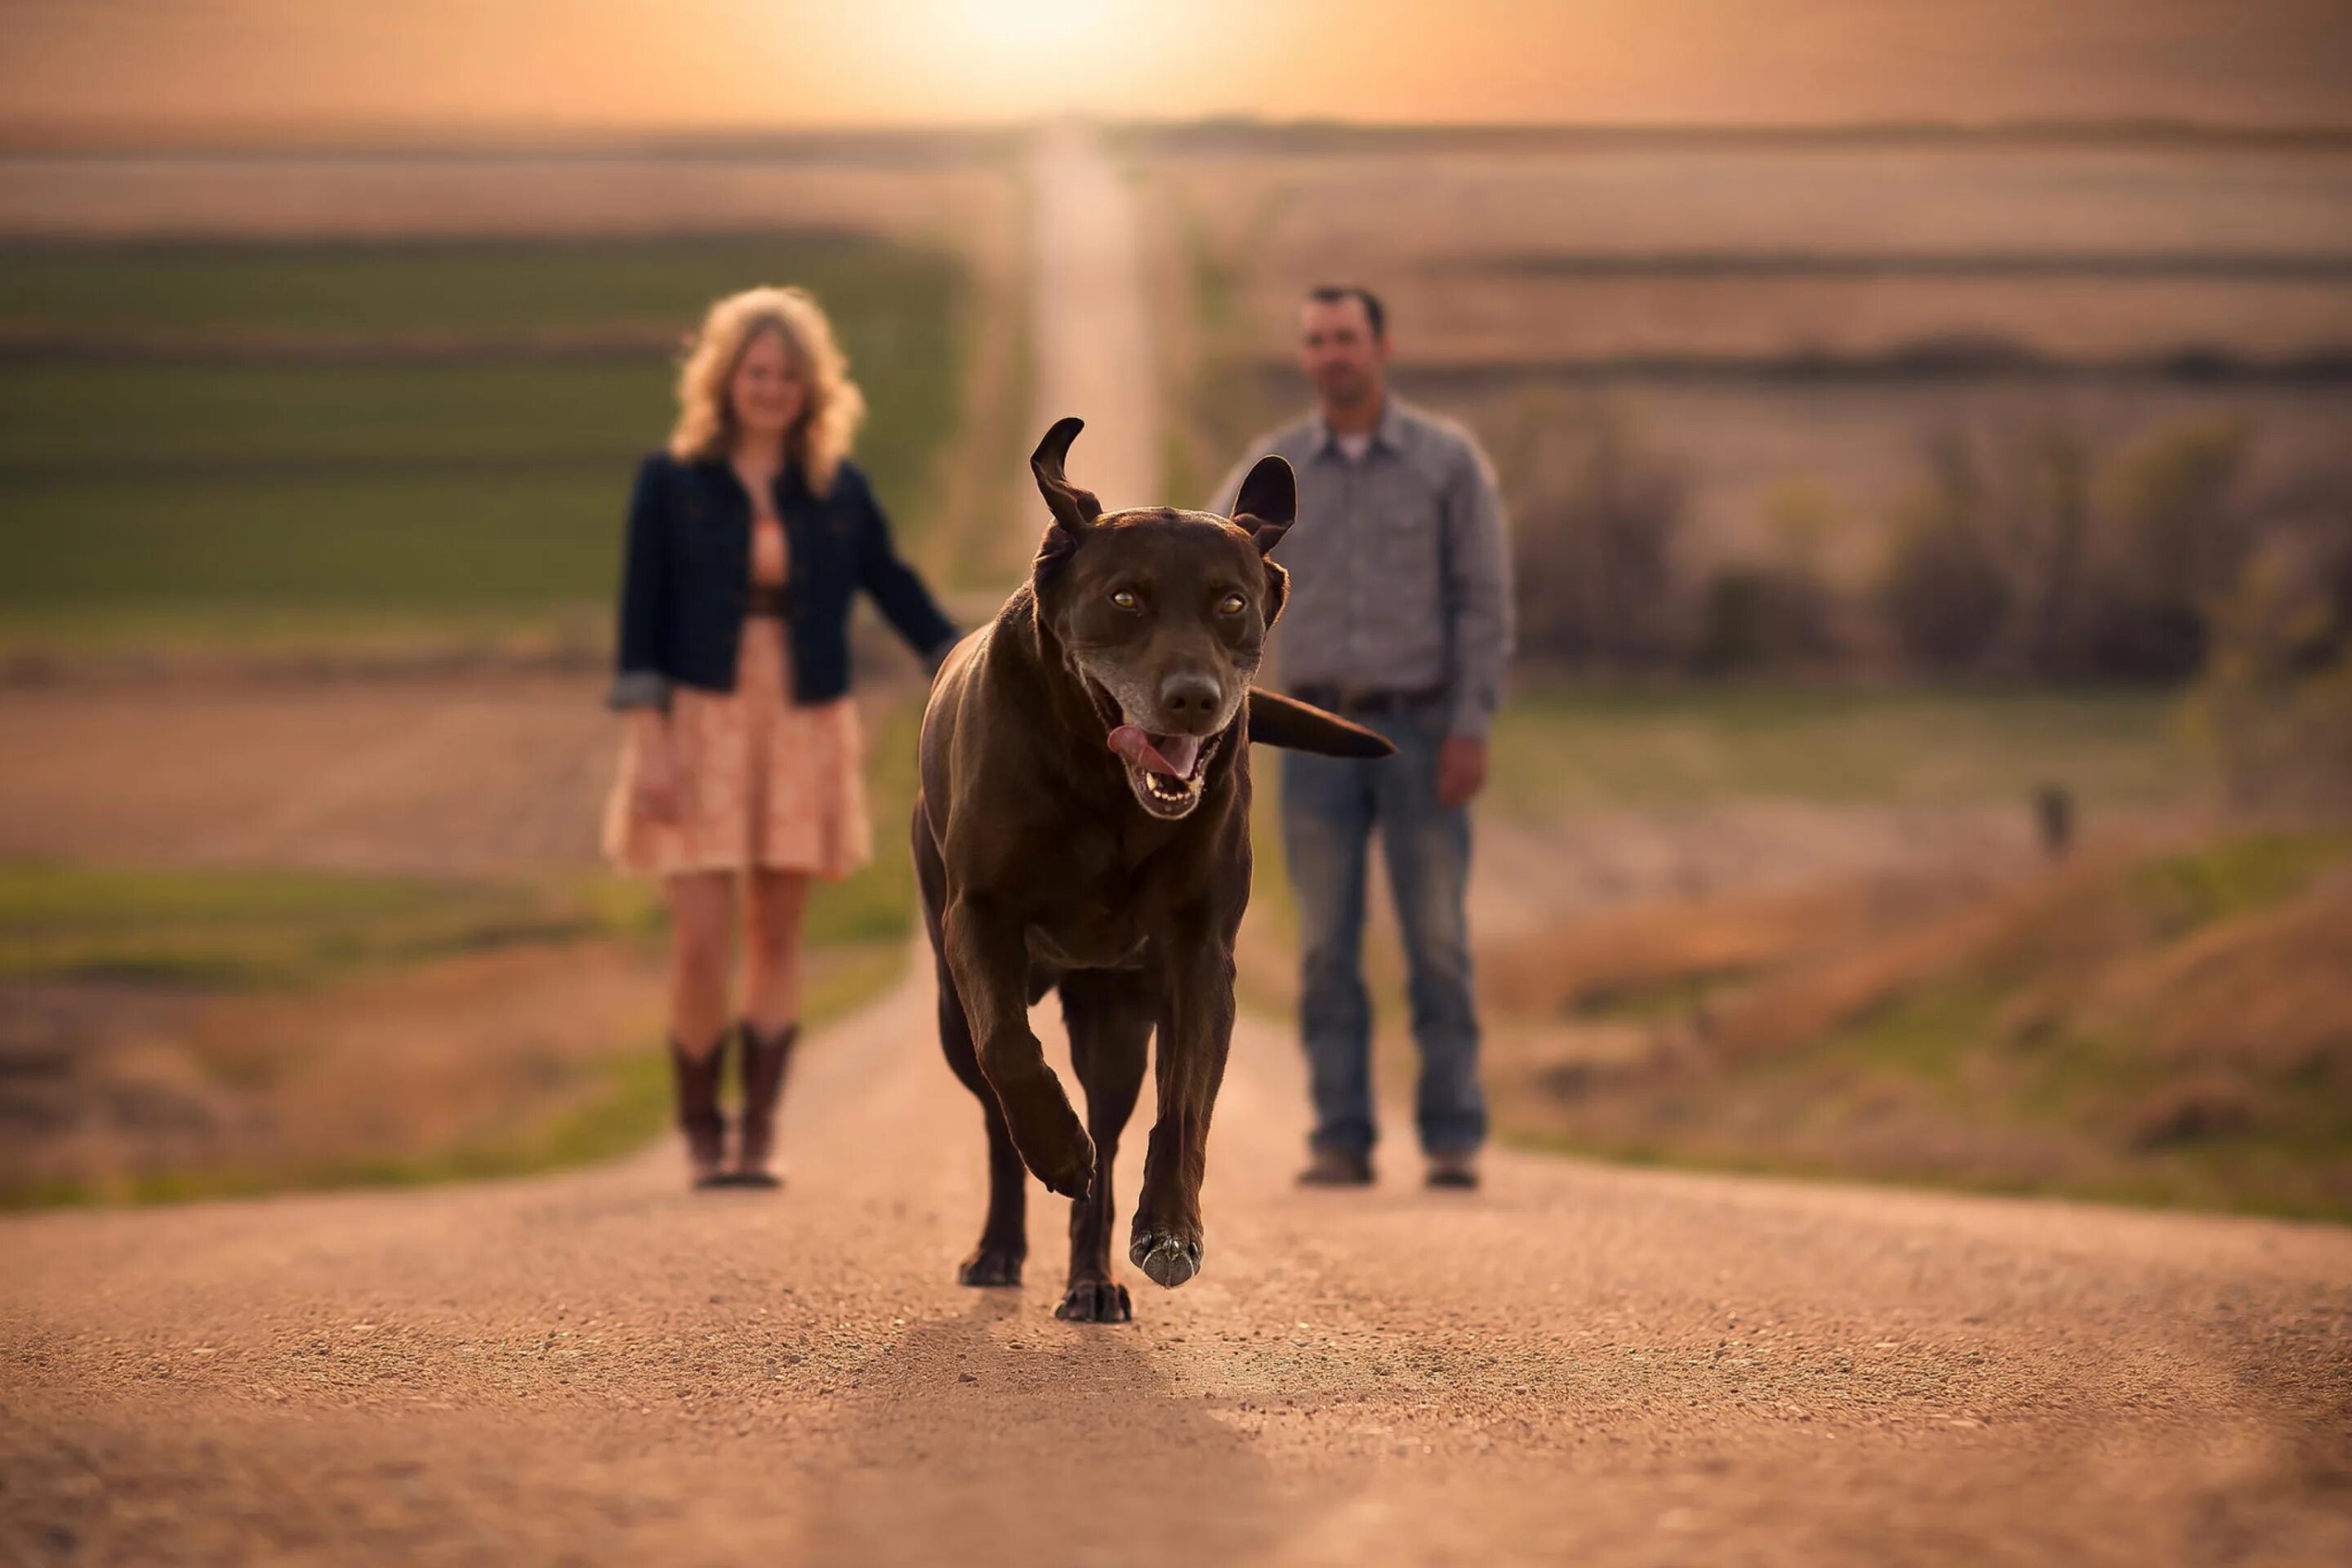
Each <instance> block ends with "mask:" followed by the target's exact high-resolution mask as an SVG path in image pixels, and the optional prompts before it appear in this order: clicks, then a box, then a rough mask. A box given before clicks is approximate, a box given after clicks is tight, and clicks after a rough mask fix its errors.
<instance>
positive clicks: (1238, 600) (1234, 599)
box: [1217, 594, 1249, 616]
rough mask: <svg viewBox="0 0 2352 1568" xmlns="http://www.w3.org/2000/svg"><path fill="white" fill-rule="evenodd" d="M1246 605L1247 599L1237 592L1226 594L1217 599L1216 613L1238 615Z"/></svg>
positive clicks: (1247, 604) (1247, 603)
mask: <svg viewBox="0 0 2352 1568" xmlns="http://www.w3.org/2000/svg"><path fill="white" fill-rule="evenodd" d="M1248 607H1249V601H1248V600H1247V599H1244V598H1243V597H1242V596H1241V595H1239V594H1228V595H1225V596H1224V597H1223V598H1222V599H1220V600H1218V601H1217V614H1219V615H1221V616H1238V615H1240V614H1241V613H1242V612H1243V611H1244V610H1245V609H1247V608H1248Z"/></svg>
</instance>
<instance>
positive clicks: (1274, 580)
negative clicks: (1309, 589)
mask: <svg viewBox="0 0 2352 1568" xmlns="http://www.w3.org/2000/svg"><path fill="white" fill-rule="evenodd" d="M1264 564H1265V624H1266V625H1267V626H1273V625H1274V623H1275V622H1276V621H1278V620H1280V619H1282V606H1283V605H1286V604H1288V603H1289V602H1290V574H1289V573H1287V572H1286V571H1284V570H1283V569H1282V567H1281V565H1280V563H1276V562H1273V561H1268V562H1265V563H1264Z"/></svg>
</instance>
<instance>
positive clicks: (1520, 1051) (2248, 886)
mask: <svg viewBox="0 0 2352 1568" xmlns="http://www.w3.org/2000/svg"><path fill="white" fill-rule="evenodd" d="M1648 957H1649V959H1650V960H1651V961H1652V968H1653V969H1655V968H1656V964H1655V962H1654V961H1655V959H1656V955H1655V954H1654V953H1652V954H1649V955H1648ZM1574 961H1575V955H1574V954H1569V953H1563V954H1562V955H1561V962H1562V963H1569V964H1572V963H1574ZM1693 984H1706V994H1705V997H1704V1000H1703V1004H1702V1005H1696V1006H1680V1005H1666V1003H1665V999H1666V998H1669V997H1671V996H1673V995H1674V994H1675V991H1676V988H1677V987H1682V986H1688V985H1693ZM1653 1001H1655V1002H1657V1003H1658V1004H1659V1005H1657V1006H1656V1007H1654V1008H1652V1007H1651V1006H1649V1005H1648V1004H1649V1003H1651V1002H1653ZM1612 1017H1613V1020H1614V1021H1617V1022H1621V1023H1622V1022H1624V1021H1628V1020H1631V1021H1634V1022H1646V1023H1648V1024H1650V1025H1652V1026H1653V1032H1652V1036H1651V1047H1650V1049H1649V1050H1648V1051H1647V1052H1646V1053H1643V1054H1639V1055H1637V1056H1636V1057H1635V1058H1633V1059H1632V1060H1624V1059H1619V1060H1616V1061H1613V1062H1601V1061H1599V1060H1597V1059H1580V1051H1579V1031H1578V1030H1577V1029H1576V1028H1575V1027H1574V1026H1567V1027H1562V1028H1559V1029H1556V1030H1554V1031H1552V1032H1551V1033H1550V1035H1549V1037H1548V1038H1539V1039H1535V1040H1522V1041H1521V1042H1520V1043H1519V1044H1518V1046H1517V1056H1516V1058H1515V1060H1514V1061H1513V1063H1512V1066H1511V1068H1510V1069H1509V1076H1510V1078H1511V1079H1512V1087H1511V1091H1510V1092H1508V1093H1507V1094H1505V1095H1502V1096H1500V1097H1498V1099H1499V1100H1500V1110H1501V1111H1502V1115H1503V1120H1504V1121H1505V1124H1506V1127H1507V1131H1508V1133H1509V1135H1510V1136H1511V1137H1513V1138H1514V1140H1515V1141H1517V1142H1526V1143H1528V1144H1530V1145H1532V1146H1536V1147H1542V1148H1553V1149H1561V1150H1568V1151H1572V1152H1580V1153H1587V1154H1597V1155H1602V1156H1605V1157H1609V1158H1613V1159H1628V1160H1637V1161H1664V1162H1671V1163H1676V1164H1688V1165H1696V1166H1703V1167H1711V1168H1722V1169H1733V1170H1741V1171H1769V1172H1780V1173H1791V1174H1804V1175H1836V1176H1842V1177H1846V1178H1864V1179H1874V1180H1890V1181H1899V1182H1910V1183H1919V1184H1929V1185H1940V1186H1950V1187H1956V1188H1961V1189H1967V1190H1976V1191H1988V1192H2003V1193H2023V1192H2033V1193H2042V1194H2055V1195H2067V1196H2077V1197H2084V1198H2095V1199H2103V1200H2110V1201H2121V1202H2130V1203H2136V1204H2143V1205H2168V1206H2190V1207H2204V1208H2220V1209H2228V1210H2234V1211H2240V1212H2245V1213H2254V1214H2267V1215H2287V1216H2294V1217H2305V1218H2323V1219H2333V1220H2339V1221H2340V1220H2347V1219H2352V835H2346V834H2342V833H2334V832H2313V831H2281V830H2254V831H2239V832H2233V833H2231V834H2228V835H2225V836H2223V837H2218V838H2215V839H2212V840H2210V841H2207V842H2204V843H2200V844H2198V845H2195V846H2192V847H2187V848H2176V849H2170V850H2165V851H2160V852H2141V853H2138V854H2119V855H2115V856H2110V857H2105V858H2100V859H2097V860H2091V861H2086V862H2085V863H2084V864H2082V865H2079V866H2076V867H2074V868H2067V869H2064V870H2061V871H2057V872H2053V873H2051V874H2049V875H2048V876H2046V877H2042V878H2039V879H2033V880H2032V881H2031V882H2030V883H2028V884H2026V885H2023V886H2021V887H2017V888H2012V889H2004V890H2002V891H2001V892H1999V893H1997V894H1995V895H1993V896H1992V897H1991V898H1990V900H1979V901H1978V902H1975V903H1973V904H1971V905H1969V906H1967V907H1964V908H1961V909H1958V910H1949V911H1946V912H1944V913H1941V914H1939V915H1937V916H1936V917H1934V918H1932V919H1929V920H1927V921H1920V922H1912V923H1903V922H1897V923H1895V925H1893V926H1892V927H1891V928H1890V929H1886V930H1884V931H1877V932H1874V933H1864V934H1856V933H1854V932H1848V933H1847V934H1846V937H1845V939H1844V940H1843V941H1841V942H1834V943H1831V944H1829V945H1828V946H1826V947H1823V946H1819V945H1816V946H1814V947H1811V948H1809V949H1806V950H1804V951H1802V952H1798V953H1796V954H1795V955H1793V956H1791V957H1790V958H1788V959H1787V960H1786V961H1785V962H1782V963H1771V964H1766V965H1763V966H1761V967H1759V969H1758V970H1757V971H1756V972H1754V973H1750V974H1748V975H1746V976H1737V977H1731V978H1727V979H1716V980H1713V981H1702V980H1701V977H1699V976H1698V975H1697V974H1696V973H1693V974H1691V975H1674V974H1666V975H1664V976H1663V977H1661V976H1660V975H1659V974H1658V973H1650V974H1648V975H1647V976H1645V982H1644V984H1643V986H1640V987H1629V988H1628V989H1627V991H1626V992H1625V993H1624V994H1623V995H1622V997H1621V998H1620V999H1619V1001H1618V1003H1617V1005H1615V1007H1614V1008H1613V1009H1612Z"/></svg>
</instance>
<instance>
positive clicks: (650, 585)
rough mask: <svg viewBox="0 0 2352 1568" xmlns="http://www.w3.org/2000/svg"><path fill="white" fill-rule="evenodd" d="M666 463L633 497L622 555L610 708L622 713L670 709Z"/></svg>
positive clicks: (657, 465)
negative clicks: (665, 627)
mask: <svg viewBox="0 0 2352 1568" xmlns="http://www.w3.org/2000/svg"><path fill="white" fill-rule="evenodd" d="M662 468H663V465H662V460H661V458H658V457H655V458H646V460H645V462H644V464H643V465H642V466H641V467H639V468H638V469H637V482H636V488H635V491H634V492H633V493H632V494H631V495H630V497H629V525H628V538H627V542H626V543H625V546H624V548H623V552H622V570H621V609H620V626H619V628H618V634H617V635H616V636H615V637H614V660H613V664H614V669H613V685H612V689H610V690H609V691H607V692H606V693H605V697H604V702H605V706H607V707H610V708H614V709H620V710H629V709H652V710H655V711H656V714H658V713H659V712H660V711H661V710H665V709H667V708H668V706H669V678H668V677H667V676H665V675H664V674H663V673H662V670H661V646H662V637H661V633H662V624H661V621H662V607H663V604H664V602H665V600H666V599H667V593H666V591H665V587H666V578H667V574H668V555H669V551H668V540H667V530H666V528H665V526H664V524H665V522H666V519H665V517H664V515H663V501H664V500H665V499H666V497H667V484H666V483H665V482H664V480H665V476H664V474H663V471H662Z"/></svg>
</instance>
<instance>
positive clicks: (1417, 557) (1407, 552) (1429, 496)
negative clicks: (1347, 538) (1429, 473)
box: [1364, 468, 1445, 582]
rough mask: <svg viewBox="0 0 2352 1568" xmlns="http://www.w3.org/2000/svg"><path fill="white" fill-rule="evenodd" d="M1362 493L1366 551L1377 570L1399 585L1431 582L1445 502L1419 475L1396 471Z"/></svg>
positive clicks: (1435, 571) (1438, 564)
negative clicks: (1379, 568)
mask: <svg viewBox="0 0 2352 1568" xmlns="http://www.w3.org/2000/svg"><path fill="white" fill-rule="evenodd" d="M1367 478H1369V479H1372V480H1373V482H1372V483H1370V484H1368V485H1366V486H1365V487H1364V521H1365V522H1366V523H1367V524H1368V525H1369V526H1368V528H1367V530H1366V532H1367V533H1368V535H1369V537H1368V539H1367V540H1366V546H1367V549H1368V551H1369V552H1370V555H1371V556H1372V558H1373V559H1374V560H1376V561H1378V562H1379V563H1380V564H1381V569H1382V570H1383V571H1384V572H1386V573H1389V574H1391V575H1393V576H1394V577H1396V578H1397V579H1398V580H1400V581H1403V582H1419V581H1424V580H1433V579H1434V578H1435V577H1436V575H1437V574H1438V572H1439V570H1440V568H1441V565H1442V559H1441V555H1440V546H1441V542H1442V541H1443V540H1444V534H1445V513H1444V505H1445V501H1444V497H1443V496H1442V495H1440V494H1439V493H1438V490H1437V487H1436V486H1434V485H1433V484H1431V483H1430V482H1429V481H1428V480H1427V479H1424V478H1423V476H1422V475H1421V474H1420V473H1419V472H1418V471H1416V470H1414V469H1412V468H1396V469H1392V470H1390V471H1388V472H1384V473H1380V474H1377V475H1368V476H1367Z"/></svg>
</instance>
